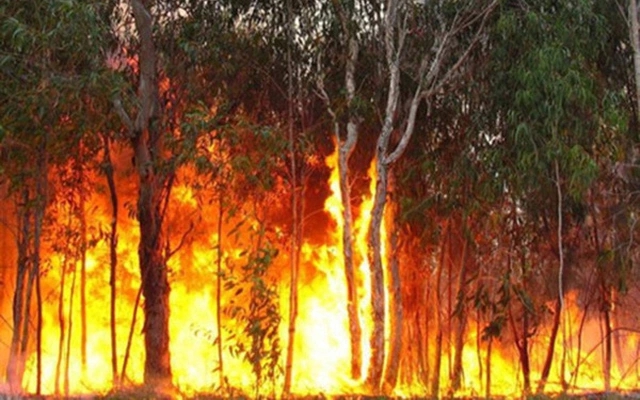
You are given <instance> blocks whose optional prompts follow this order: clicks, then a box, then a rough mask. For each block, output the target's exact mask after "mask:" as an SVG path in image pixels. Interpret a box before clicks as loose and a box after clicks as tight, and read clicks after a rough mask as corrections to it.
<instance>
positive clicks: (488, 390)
mask: <svg viewBox="0 0 640 400" xmlns="http://www.w3.org/2000/svg"><path fill="white" fill-rule="evenodd" d="M492 348H493V337H491V336H490V337H489V343H487V359H486V367H485V369H486V370H487V383H486V384H485V397H486V398H487V399H490V398H491V350H492Z"/></svg>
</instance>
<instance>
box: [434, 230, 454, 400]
mask: <svg viewBox="0 0 640 400" xmlns="http://www.w3.org/2000/svg"><path fill="white" fill-rule="evenodd" d="M449 229H450V228H449V222H447V225H446V227H445V229H444V233H443V235H442V245H441V249H440V261H439V263H438V267H437V271H436V285H435V286H436V287H435V289H434V291H433V296H434V302H433V305H434V310H435V311H434V313H435V316H436V318H435V322H436V337H435V341H436V343H435V346H436V347H435V351H434V356H433V375H432V376H431V397H434V398H438V397H439V395H440V367H441V364H442V314H441V312H440V308H441V303H442V299H441V295H440V290H441V286H442V272H443V270H444V263H445V259H446V257H447V252H448V247H449Z"/></svg>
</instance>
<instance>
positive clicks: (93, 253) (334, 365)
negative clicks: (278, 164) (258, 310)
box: [24, 154, 640, 396]
mask: <svg viewBox="0 0 640 400" xmlns="http://www.w3.org/2000/svg"><path fill="white" fill-rule="evenodd" d="M326 165H327V166H328V167H329V168H330V169H331V171H332V172H331V176H330V181H329V185H330V189H331V194H330V196H329V197H328V198H327V199H326V201H325V206H324V210H325V212H326V213H327V214H328V215H329V216H330V218H331V219H332V224H331V225H330V226H331V227H332V230H331V231H329V232H326V235H325V242H324V243H323V244H317V243H311V242H305V243H304V244H303V246H302V251H301V273H300V279H299V287H298V290H299V315H298V319H297V337H296V341H295V352H294V364H293V379H292V383H293V385H292V391H293V392H294V393H296V394H300V395H306V394H319V393H324V394H350V393H361V392H362V391H363V386H362V382H361V381H353V380H352V379H350V377H349V375H350V374H349V371H350V346H349V343H350V341H349V328H348V318H347V310H346V303H347V302H346V299H347V293H346V283H345V276H344V268H343V261H342V250H343V249H342V240H341V235H342V232H341V222H340V219H341V210H342V208H341V207H342V205H341V201H340V193H339V184H338V170H337V155H336V154H333V155H331V156H329V157H328V158H327V160H326ZM374 174H375V169H374V168H370V170H369V177H370V178H371V185H370V190H369V194H368V195H367V196H365V198H363V199H362V203H361V205H360V206H359V207H357V208H356V209H354V211H355V218H354V235H355V242H354V250H355V254H356V261H357V262H358V277H357V278H358V279H357V280H358V288H359V297H360V299H359V315H360V318H361V320H360V323H361V326H362V327H363V335H362V354H363V365H362V372H363V375H364V374H366V371H367V368H368V360H369V356H370V354H371V351H370V348H369V335H370V334H371V331H372V321H371V318H370V278H369V265H368V262H367V257H366V254H367V233H368V225H369V222H370V210H371V207H372V197H373V196H372V193H373V186H374V182H375V179H374V178H375V177H374ZM127 196H128V197H127ZM127 201H129V202H131V201H133V193H129V194H125V198H124V199H123V200H122V201H121V206H122V204H125V203H126V202H127ZM87 204H88V205H89V206H88V208H87V209H88V211H87V212H88V215H87V217H88V221H89V225H90V229H89V234H90V235H91V236H94V237H97V236H99V235H100V232H101V230H104V229H105V228H106V227H108V226H109V223H110V218H111V217H110V212H109V211H105V210H109V209H110V207H109V205H108V203H107V200H105V196H104V194H103V193H101V192H99V191H96V192H94V193H93V194H92V196H91V198H89V199H88V201H87ZM216 204H217V203H216V202H212V204H202V202H199V201H198V199H197V196H196V195H194V193H193V192H192V189H191V188H190V187H189V186H188V185H186V184H182V185H178V186H177V187H176V188H175V190H174V196H173V200H172V203H171V205H170V210H171V211H170V212H171V213H172V215H171V218H170V219H169V220H168V221H167V223H168V226H169V227H171V245H172V246H174V247H175V246H177V244H178V243H179V242H180V238H181V236H182V235H183V233H184V232H185V231H187V230H188V223H187V222H185V221H186V220H188V218H186V216H190V215H194V212H195V211H196V210H198V209H201V210H202V215H203V218H202V219H201V220H200V224H201V226H198V227H197V228H196V229H195V230H194V231H193V234H192V240H188V241H187V243H186V244H185V245H184V247H183V248H182V249H181V251H179V252H177V253H176V254H175V255H174V256H173V257H172V258H171V259H170V261H169V267H170V269H171V274H170V280H171V286H172V289H171V297H170V304H171V326H170V337H171V360H172V369H173V374H174V383H175V384H176V386H177V387H178V389H179V390H180V391H181V392H182V393H185V394H194V393H198V392H213V391H215V390H216V388H218V387H219V385H220V382H218V373H217V371H216V368H217V367H218V359H217V357H218V356H217V349H216V345H215V339H216V335H217V326H216V285H215V283H216V260H217V255H216V246H217V243H218V240H219V238H218V237H217V233H216V228H215V227H216V224H217V219H216V218H217V215H218V213H217V210H216V209H215V206H216ZM120 211H121V212H120V216H121V217H120V221H119V237H118V248H117V250H118V259H119V269H118V281H117V290H118V297H117V318H118V320H117V339H118V346H117V350H118V357H119V359H118V365H119V368H121V366H122V363H123V357H124V352H125V348H126V344H127V337H128V335H129V330H130V328H131V322H132V320H131V318H132V313H133V308H134V304H135V299H136V295H137V293H138V289H139V285H140V281H139V270H138V261H137V243H138V230H137V227H136V225H135V221H134V220H133V219H132V218H130V217H129V216H127V215H126V212H125V211H124V209H123V210H120ZM67 212H68V210H67V209H65V206H64V205H59V206H58V211H57V213H58V215H59V216H60V221H64V215H65V213H67ZM232 225H233V223H228V222H225V228H224V230H225V231H226V232H228V231H229V229H230V227H231V226H232ZM305 229H311V228H310V227H307V228H305ZM383 238H385V241H386V233H384V234H383ZM241 241H242V238H240V239H239V240H238V241H234V240H232V239H228V241H227V242H225V246H224V255H223V270H228V268H230V266H231V265H234V264H237V263H239V262H241V259H242V257H243V256H242V253H241V252H240V251H238V249H237V248H236V247H235V246H236V245H238V244H239V243H241ZM286 257H288V255H287V254H286V251H281V253H280V256H279V261H277V262H276V264H275V266H274V268H280V269H282V271H286V267H285V266H286V265H288V263H287V260H286ZM46 266H47V269H48V272H47V275H46V276H45V277H44V280H43V286H44V288H43V293H44V296H45V302H44V320H43V324H44V329H43V334H42V337H43V354H42V356H43V392H44V393H55V392H56V388H57V390H58V392H59V393H60V392H64V390H65V389H64V382H65V377H64V373H63V372H64V371H65V368H64V365H65V360H64V359H63V360H62V361H61V365H62V367H61V368H60V369H59V371H58V375H59V379H58V382H59V385H58V387H57V385H56V366H57V365H58V363H59V361H60V360H59V354H60V353H59V346H60V318H61V317H60V316H59V314H58V304H59V296H60V291H61V289H62V287H61V276H62V271H63V270H64V271H66V279H65V286H64V299H65V300H64V304H65V306H64V310H63V315H62V319H63V320H64V324H65V329H66V332H67V333H68V332H69V330H70V331H71V332H72V338H71V344H70V347H69V348H70V349H71V354H70V355H69V368H68V370H69V372H68V374H69V382H68V384H69V393H70V394H82V393H96V392H106V391H108V390H110V389H111V388H112V387H113V382H112V376H111V342H110V332H109V307H110V306H109V285H108V282H109V267H108V266H109V255H108V249H107V246H106V244H105V241H104V240H100V241H98V242H97V244H96V246H94V247H91V248H90V249H89V251H88V254H87V260H86V266H87V268H86V270H87V298H88V300H87V307H88V311H87V318H88V325H87V332H88V337H87V360H86V364H85V365H83V364H82V359H81V354H80V348H81V346H80V340H81V339H80V321H81V318H80V307H79V304H80V299H79V290H80V289H79V285H80V283H79V282H80V277H79V273H80V272H79V270H80V265H79V264H78V263H69V262H66V260H64V259H63V258H62V257H60V256H59V255H58V254H51V255H50V256H48V257H46ZM73 274H76V278H75V286H74V285H72V280H73ZM286 275H288V272H281V273H279V282H280V283H279V287H278V290H279V300H280V310H281V315H282V316H283V320H282V323H281V325H280V342H281V344H282V347H283V352H282V355H283V356H282V360H283V361H282V365H283V367H284V353H285V352H284V349H285V347H286V340H287V329H288V327H287V326H286V321H287V318H285V316H287V315H288V298H289V287H288V284H289V279H288V277H287V276H286ZM72 287H73V290H74V293H73V312H72V313H71V315H70V314H69V313H68V304H69V301H70V299H71V296H72V293H71V290H72ZM231 296H232V295H230V294H229V293H226V292H225V293H224V295H223V303H226V302H227V301H228V299H229V298H230V297H231ZM582 316H583V314H582V311H581V309H580V305H579V304H578V300H577V298H576V295H575V294H573V293H570V294H568V295H567V298H566V311H565V312H564V318H563V324H562V326H561V328H560V329H561V331H560V333H559V335H558V339H557V342H556V343H557V345H556V354H555V357H554V363H553V368H552V371H551V374H550V378H549V383H548V385H547V391H550V392H560V391H562V387H561V385H560V381H561V380H560V377H561V376H562V374H564V380H565V381H566V382H568V384H569V385H570V386H569V391H572V392H580V391H588V390H602V388H603V387H604V383H603V373H602V365H603V362H602V351H601V350H600V348H601V347H602V346H601V344H602V340H603V336H602V333H601V327H600V325H599V323H598V321H593V320H588V321H587V322H586V324H585V325H584V326H583V327H582V328H581V324H580V323H581V319H582ZM143 318H144V316H143V313H142V308H141V307H140V309H139V311H138V318H137V319H138V320H137V322H136V325H135V327H134V329H133V341H132V345H131V350H130V355H129V359H128V365H127V373H126V378H127V380H126V383H140V382H141V381H142V371H143V364H144V351H143V336H142V332H141V329H142V319H143ZM223 323H224V324H225V326H224V328H225V329H224V333H223V335H226V337H229V336H230V335H231V332H233V330H234V329H236V330H238V329H239V328H237V327H233V326H230V323H228V322H224V321H223ZM387 326H388V324H387ZM481 329H482V328H481V327H479V326H478V323H476V322H474V321H469V323H468V324H467V329H466V335H465V346H464V352H463V365H464V374H463V383H462V388H461V389H460V390H459V391H458V392H457V393H456V394H458V395H470V396H478V395H479V396H482V395H484V394H485V393H486V388H485V384H486V372H487V371H486V369H487V365H490V367H491V376H492V378H491V388H490V392H491V394H492V395H496V396H497V395H504V396H514V395H520V394H521V393H522V391H523V387H522V378H521V373H522V372H521V368H520V363H519V360H518V356H517V352H516V351H515V348H514V345H513V343H511V342H509V341H508V340H505V341H504V343H503V342H500V341H498V340H494V341H493V343H492V350H491V358H490V360H489V362H487V354H488V353H487V352H488V343H487V342H486V341H481V340H478V335H479V334H480V331H481ZM542 330H543V331H544V332H543V333H541V334H539V335H538V336H536V338H534V339H533V340H532V343H531V348H530V352H529V354H530V355H531V371H532V375H531V378H532V386H533V387H534V388H535V386H536V384H537V380H538V379H539V374H540V370H541V369H542V362H543V358H544V354H546V347H547V340H548V339H546V338H548V336H549V335H548V330H549V328H547V327H545V328H544V329H542ZM579 332H582V336H581V345H580V348H578V345H577V341H578V337H579V336H580V335H579ZM388 335H389V331H388V330H387V339H389V338H388ZM223 341H224V338H223ZM443 343H444V350H443V357H442V366H441V393H447V392H446V390H447V385H449V375H448V371H450V370H451V366H450V363H449V361H450V360H452V359H453V357H452V356H451V355H452V354H453V353H454V349H453V344H452V342H447V341H446V340H445V341H444V342H443ZM66 346H67V344H66V343H64V348H66ZM599 346H600V347H599ZM594 349H595V350H594ZM639 349H640V347H639V343H638V342H637V340H635V339H633V336H630V337H629V339H625V338H623V343H622V350H623V351H622V354H621V355H620V357H621V359H620V362H619V363H618V362H613V365H612V378H611V382H612V386H613V387H614V388H615V389H618V390H625V389H632V388H634V387H635V386H636V385H637V383H638V381H639V379H638V377H639V376H640V372H639V371H638V368H637V362H636V361H637V360H638V351H639ZM563 352H564V353H563ZM560 360H564V365H565V368H562V362H561V361H560ZM35 362H36V361H35V354H33V355H32V356H31V358H30V359H29V360H28V362H27V370H26V374H25V376H24V386H25V387H26V388H27V390H28V391H30V392H33V391H35V385H36V382H35V379H36V369H35ZM577 365H579V368H576V366H577ZM576 370H577V371H578V374H577V375H576V376H573V375H572V373H573V372H574V371H576ZM224 371H225V375H226V377H227V379H228V382H229V384H230V385H232V386H233V387H236V388H240V389H242V390H244V391H245V392H246V393H251V392H252V384H253V383H252V382H253V377H252V372H251V367H250V366H249V365H248V364H247V363H246V362H244V361H243V360H241V359H240V358H238V357H233V356H232V355H231V354H230V352H229V351H228V349H227V347H225V349H224ZM418 374H419V372H418V371H410V372H408V373H407V372H404V373H403V372H402V371H401V377H402V379H400V380H399V382H398V385H397V387H396V392H395V394H398V395H407V396H409V395H424V394H425V393H428V387H429V386H428V384H427V383H425V379H424V377H420V376H418Z"/></svg>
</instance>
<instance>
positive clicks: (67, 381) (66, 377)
mask: <svg viewBox="0 0 640 400" xmlns="http://www.w3.org/2000/svg"><path fill="white" fill-rule="evenodd" d="M81 240H82V239H81ZM82 242H83V243H84V240H82ZM81 251H82V252H83V253H82V254H85V255H86V253H85V252H84V250H83V249H81ZM77 276H78V273H77V268H76V265H75V264H74V266H73V274H72V275H71V288H70V291H69V309H68V311H67V313H68V319H69V329H68V333H67V349H66V350H65V363H64V395H65V396H69V386H70V376H69V362H70V359H71V338H72V336H73V303H74V299H75V295H76V280H77Z"/></svg>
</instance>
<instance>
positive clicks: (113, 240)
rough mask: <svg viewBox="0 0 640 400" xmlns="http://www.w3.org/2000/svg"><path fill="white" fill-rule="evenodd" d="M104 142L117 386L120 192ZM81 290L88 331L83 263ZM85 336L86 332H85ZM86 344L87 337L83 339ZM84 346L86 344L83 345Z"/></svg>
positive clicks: (116, 380) (113, 370) (113, 375)
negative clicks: (108, 201)
mask: <svg viewBox="0 0 640 400" xmlns="http://www.w3.org/2000/svg"><path fill="white" fill-rule="evenodd" d="M103 142H104V160H103V163H104V167H103V168H104V173H105V176H106V178H107V186H109V198H110V200H111V229H110V231H109V238H108V241H109V287H110V297H109V318H110V320H109V327H110V334H111V378H112V380H113V385H114V386H117V385H118V384H119V382H120V379H119V378H118V348H117V344H118V340H117V330H116V325H117V320H116V293H117V291H116V277H117V271H118V252H117V249H118V192H117V191H116V182H115V179H114V176H113V163H112V162H111V149H110V141H109V137H108V136H107V135H104V136H103ZM81 271H82V272H81V280H80V282H81V283H80V286H81V289H80V292H81V309H82V310H83V313H82V315H83V317H82V325H83V326H82V331H83V332H85V333H86V315H84V313H85V312H86V311H85V310H86V304H85V297H84V296H85V289H84V285H83V283H82V282H84V281H85V279H86V269H85V267H84V265H83V267H82V270H81ZM83 337H84V334H83ZM83 344H86V339H85V340H83ZM83 348H84V345H83Z"/></svg>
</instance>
